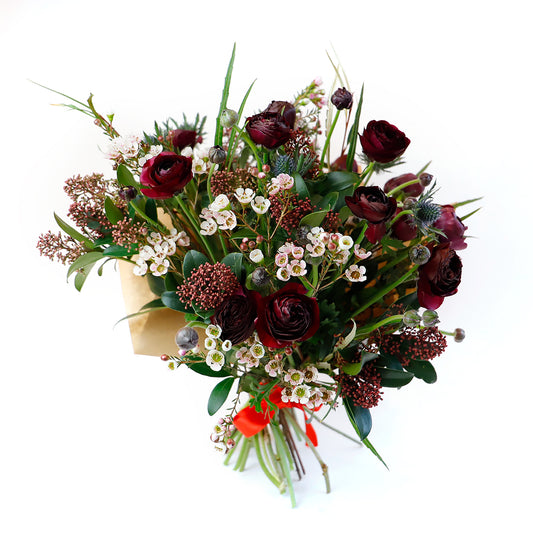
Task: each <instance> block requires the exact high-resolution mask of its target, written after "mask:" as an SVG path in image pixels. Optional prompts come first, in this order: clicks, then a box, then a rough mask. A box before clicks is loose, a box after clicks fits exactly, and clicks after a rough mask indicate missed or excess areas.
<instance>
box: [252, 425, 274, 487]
mask: <svg viewBox="0 0 533 533" xmlns="http://www.w3.org/2000/svg"><path fill="white" fill-rule="evenodd" d="M253 439H254V445H255V453H256V455H257V460H258V461H259V466H261V469H262V470H263V472H264V473H265V475H266V477H267V478H268V479H270V481H272V483H273V484H274V485H276V487H278V489H279V486H280V483H281V480H279V479H277V478H276V477H274V476H273V475H272V473H271V472H270V470H269V469H268V468H267V465H266V464H265V461H264V459H263V454H262V453H261V445H260V444H259V435H257V434H256V435H254V437H253Z"/></svg>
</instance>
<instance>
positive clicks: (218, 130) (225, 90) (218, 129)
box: [214, 43, 237, 146]
mask: <svg viewBox="0 0 533 533" xmlns="http://www.w3.org/2000/svg"><path fill="white" fill-rule="evenodd" d="M236 46H237V45H236V43H234V44H233V50H232V52H231V59H230V61H229V65H228V70H227V71H226V78H225V79H224V88H223V89H222V99H221V100H220V108H219V110H218V116H217V124H216V130H215V143H214V144H215V146H217V145H218V146H222V134H223V132H224V128H223V127H222V124H221V123H220V115H222V111H224V109H226V106H227V103H228V97H229V88H230V85H231V74H232V73H233V63H235V48H236Z"/></svg>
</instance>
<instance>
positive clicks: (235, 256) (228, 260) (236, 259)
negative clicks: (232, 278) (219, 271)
mask: <svg viewBox="0 0 533 533" xmlns="http://www.w3.org/2000/svg"><path fill="white" fill-rule="evenodd" d="M242 258H243V255H242V254H241V253H240V252H232V253H230V254H228V255H227V256H226V257H224V259H222V263H223V264H224V265H227V266H229V267H230V268H231V271H232V272H233V273H234V274H235V275H236V276H237V278H238V279H239V280H240V279H241V272H242Z"/></svg>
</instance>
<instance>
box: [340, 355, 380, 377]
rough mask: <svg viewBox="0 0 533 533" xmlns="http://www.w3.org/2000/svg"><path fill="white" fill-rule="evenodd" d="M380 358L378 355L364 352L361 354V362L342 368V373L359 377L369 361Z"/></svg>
mask: <svg viewBox="0 0 533 533" xmlns="http://www.w3.org/2000/svg"><path fill="white" fill-rule="evenodd" d="M377 358H378V354H377V353H372V352H363V353H362V354H361V361H359V362H358V363H348V364H346V365H344V366H343V367H342V371H343V372H344V373H345V374H348V375H349V376H357V374H359V372H361V370H362V368H363V366H365V364H366V363H368V362H369V361H373V360H374V359H377Z"/></svg>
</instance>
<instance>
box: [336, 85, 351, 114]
mask: <svg viewBox="0 0 533 533" xmlns="http://www.w3.org/2000/svg"><path fill="white" fill-rule="evenodd" d="M331 103H332V104H333V105H334V106H335V107H336V108H337V109H338V110H339V111H340V110H341V109H350V108H351V107H352V104H353V96H352V93H351V92H350V91H348V90H346V89H345V88H344V87H342V89H337V90H336V91H335V92H334V93H333V94H332V95H331Z"/></svg>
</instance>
